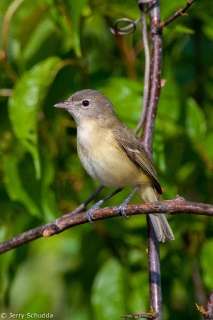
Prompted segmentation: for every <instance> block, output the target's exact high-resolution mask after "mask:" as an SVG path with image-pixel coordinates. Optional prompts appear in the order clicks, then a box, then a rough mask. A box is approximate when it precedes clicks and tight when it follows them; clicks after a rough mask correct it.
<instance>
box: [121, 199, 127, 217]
mask: <svg viewBox="0 0 213 320" xmlns="http://www.w3.org/2000/svg"><path fill="white" fill-rule="evenodd" d="M128 203H129V199H128V198H127V199H126V200H124V202H123V203H121V205H120V206H119V213H120V214H121V215H122V217H124V218H125V219H129V217H127V215H126V212H125V208H126V205H127V204H128Z"/></svg>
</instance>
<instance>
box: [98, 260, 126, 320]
mask: <svg viewBox="0 0 213 320" xmlns="http://www.w3.org/2000/svg"><path fill="white" fill-rule="evenodd" d="M123 275H124V273H123V267H122V266H121V265H120V264H119V263H118V262H117V261H116V260H115V259H110V260H108V261H107V262H106V263H105V264H104V265H103V267H102V268H101V270H100V271H99V273H98V274H97V276H96V278H95V281H94V284H93V292H92V305H93V308H94V311H95V315H96V316H95V319H97V320H98V319H101V320H108V319H110V320H113V319H115V320H117V319H119V317H120V315H121V314H123V313H124V312H125V299H124V296H125V295H124V277H123Z"/></svg>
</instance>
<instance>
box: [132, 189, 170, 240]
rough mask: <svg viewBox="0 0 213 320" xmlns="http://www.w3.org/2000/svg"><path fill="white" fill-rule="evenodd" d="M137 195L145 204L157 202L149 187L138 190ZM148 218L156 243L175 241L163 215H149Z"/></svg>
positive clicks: (153, 192)
mask: <svg viewBox="0 0 213 320" xmlns="http://www.w3.org/2000/svg"><path fill="white" fill-rule="evenodd" d="M138 193H139V195H140V196H141V198H142V199H143V200H144V201H145V202H155V201H158V199H157V196H156V194H155V191H154V190H153V188H152V187H151V186H147V188H144V187H143V188H140V189H139V190H138ZM149 217H150V220H151V222H152V225H153V228H154V230H155V234H156V237H157V239H158V241H162V242H165V240H170V241H172V240H174V239H175V237H174V234H173V232H172V229H171V228H170V226H169V223H168V221H167V220H166V217H165V215H164V214H149Z"/></svg>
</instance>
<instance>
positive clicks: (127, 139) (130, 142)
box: [55, 89, 174, 242]
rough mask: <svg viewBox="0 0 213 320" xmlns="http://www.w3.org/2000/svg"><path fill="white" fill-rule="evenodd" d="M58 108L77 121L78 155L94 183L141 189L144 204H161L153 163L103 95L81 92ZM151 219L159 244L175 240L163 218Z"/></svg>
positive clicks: (91, 91) (154, 215)
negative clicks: (156, 202) (159, 202)
mask: <svg viewBox="0 0 213 320" xmlns="http://www.w3.org/2000/svg"><path fill="white" fill-rule="evenodd" d="M55 107H58V108H65V109H67V110H68V112H69V113H70V114H71V115H72V116H73V118H74V120H75V121H76V123H77V150H78V155H79V158H80V160H81V162H82V165H83V167H84V168H85V170H86V171H87V172H88V174H89V175H90V176H91V177H92V178H93V179H94V180H96V181H98V182H99V183H100V184H102V185H104V186H107V187H109V188H124V187H133V188H136V187H137V186H138V190H137V193H138V194H139V196H140V197H141V198H142V199H143V200H144V201H145V202H155V201H158V195H160V194H162V189H161V186H160V184H159V182H158V179H157V174H156V171H155V169H154V166H153V164H152V161H151V160H150V158H149V156H148V154H147V153H146V151H145V149H144V148H143V146H142V144H141V143H140V141H139V140H138V138H137V136H136V135H135V133H134V132H133V131H132V130H131V129H130V128H129V127H127V126H126V125H125V124H124V123H123V122H122V121H120V120H119V119H118V118H117V117H116V115H115V112H114V108H113V106H112V104H111V102H110V101H109V100H108V99H107V98H106V97H105V96H104V95H103V94H102V93H101V92H99V91H96V90H90V89H87V90H82V91H78V92H76V93H74V94H73V95H72V96H71V97H70V98H69V99H67V100H66V101H64V102H61V103H58V104H56V105H55ZM149 217H150V219H151V222H152V225H153V227H154V230H155V233H156V236H157V239H158V240H159V241H162V242H164V241H165V240H174V235H173V232H172V230H171V228H170V226H169V224H168V222H167V220H166V217H165V216H164V215H163V214H149Z"/></svg>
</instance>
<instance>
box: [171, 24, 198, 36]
mask: <svg viewBox="0 0 213 320" xmlns="http://www.w3.org/2000/svg"><path fill="white" fill-rule="evenodd" d="M175 31H178V32H181V33H186V34H195V30H193V29H190V28H187V27H186V26H182V25H180V24H178V25H176V27H175Z"/></svg>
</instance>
